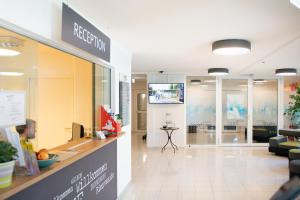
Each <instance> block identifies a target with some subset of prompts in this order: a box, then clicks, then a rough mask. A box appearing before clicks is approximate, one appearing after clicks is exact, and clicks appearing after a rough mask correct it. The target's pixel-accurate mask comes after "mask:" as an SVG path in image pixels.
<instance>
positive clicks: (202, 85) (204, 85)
mask: <svg viewBox="0 0 300 200" xmlns="http://www.w3.org/2000/svg"><path fill="white" fill-rule="evenodd" d="M199 86H200V87H208V85H206V84H200V85H199Z"/></svg>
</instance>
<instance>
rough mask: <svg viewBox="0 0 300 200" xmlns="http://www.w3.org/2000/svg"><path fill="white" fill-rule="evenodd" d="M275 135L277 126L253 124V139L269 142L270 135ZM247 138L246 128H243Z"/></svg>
mask: <svg viewBox="0 0 300 200" xmlns="http://www.w3.org/2000/svg"><path fill="white" fill-rule="evenodd" d="M276 136H277V126H253V140H255V141H257V142H269V139H270V138H271V137H276ZM245 138H247V128H246V129H245Z"/></svg>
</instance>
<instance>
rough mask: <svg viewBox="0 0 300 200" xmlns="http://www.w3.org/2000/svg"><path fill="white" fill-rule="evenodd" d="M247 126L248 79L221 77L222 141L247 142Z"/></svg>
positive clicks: (228, 142)
mask: <svg viewBox="0 0 300 200" xmlns="http://www.w3.org/2000/svg"><path fill="white" fill-rule="evenodd" d="M247 126H248V79H244V80H242V79H223V80H222V127H221V131H222V138H221V141H222V143H223V144H239V143H247V132H248V129H247Z"/></svg>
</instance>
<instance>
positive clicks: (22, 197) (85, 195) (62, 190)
mask: <svg viewBox="0 0 300 200" xmlns="http://www.w3.org/2000/svg"><path fill="white" fill-rule="evenodd" d="M98 199H105V200H116V199H117V141H116V140H115V141H114V142H111V143H110V144H107V145H105V146H104V147H102V148H101V149H98V150H97V151H95V152H93V153H92V154H90V155H88V156H86V157H84V158H82V159H80V160H78V161H76V162H75V163H73V164H71V165H69V166H67V167H65V168H63V169H61V170H60V171H58V172H56V173H54V174H52V175H50V176H49V177H46V178H45V179H43V180H41V181H40V182H38V183H35V184H34V185H32V186H30V187H28V188H26V189H25V190H23V191H21V192H19V193H17V194H15V195H14V196H12V197H10V198H8V200H98Z"/></svg>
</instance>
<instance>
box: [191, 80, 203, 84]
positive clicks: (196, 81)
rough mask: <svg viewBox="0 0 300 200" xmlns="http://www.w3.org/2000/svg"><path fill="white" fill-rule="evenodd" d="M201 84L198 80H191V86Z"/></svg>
mask: <svg viewBox="0 0 300 200" xmlns="http://www.w3.org/2000/svg"><path fill="white" fill-rule="evenodd" d="M200 83H201V80H199V79H193V80H191V84H192V85H199V84H200Z"/></svg>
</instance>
